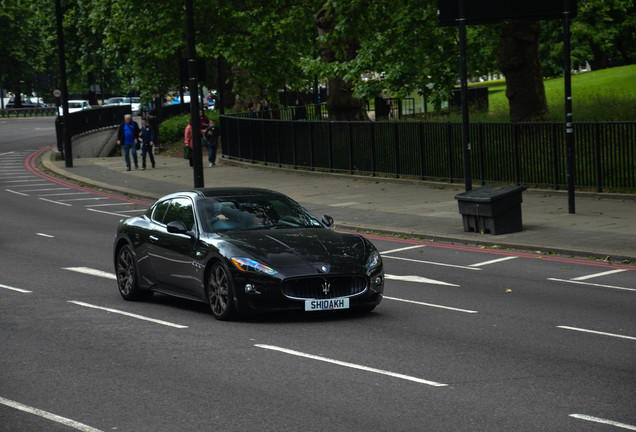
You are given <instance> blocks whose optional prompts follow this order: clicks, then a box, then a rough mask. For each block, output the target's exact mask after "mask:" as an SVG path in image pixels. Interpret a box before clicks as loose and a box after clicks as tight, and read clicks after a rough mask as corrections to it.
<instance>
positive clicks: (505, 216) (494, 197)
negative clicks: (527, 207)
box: [455, 186, 526, 234]
mask: <svg viewBox="0 0 636 432" xmlns="http://www.w3.org/2000/svg"><path fill="white" fill-rule="evenodd" d="M524 190H526V188H525V187H523V186H483V187H480V188H477V189H473V190H470V191H467V192H463V193H460V194H457V195H455V199H456V200H457V203H458V205H459V213H460V214H461V215H462V221H463V222H464V231H471V232H478V233H482V234H488V233H489V234H506V233H512V232H519V231H521V230H522V224H521V201H522V199H521V192H523V191H524Z"/></svg>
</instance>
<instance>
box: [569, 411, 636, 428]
mask: <svg viewBox="0 0 636 432" xmlns="http://www.w3.org/2000/svg"><path fill="white" fill-rule="evenodd" d="M570 417H574V418H577V419H580V420H587V421H590V422H594V423H601V424H606V425H609V426H616V427H619V428H622V429H627V430H633V431H636V426H632V425H629V424H626V423H619V422H617V421H614V420H607V419H603V418H600V417H594V416H590V415H585V414H570Z"/></svg>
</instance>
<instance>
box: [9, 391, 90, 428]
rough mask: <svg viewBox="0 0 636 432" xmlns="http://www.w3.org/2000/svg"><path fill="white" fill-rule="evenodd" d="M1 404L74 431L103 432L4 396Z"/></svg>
mask: <svg viewBox="0 0 636 432" xmlns="http://www.w3.org/2000/svg"><path fill="white" fill-rule="evenodd" d="M0 404H2V405H5V406H8V407H9V408H14V409H17V410H19V411H23V412H26V413H29V414H33V415H36V416H38V417H42V418H45V419H47V420H51V421H54V422H56V423H60V424H63V425H64V426H68V427H72V428H73V429H77V430H79V431H82V432H102V430H101V429H95V428H94V427H91V426H88V425H85V424H84V423H80V422H77V421H75V420H71V419H69V418H66V417H62V416H59V415H57V414H53V413H50V412H48V411H43V410H41V409H38V408H33V407H30V406H28V405H24V404H21V403H20V402H15V401H12V400H9V399H5V398H3V397H2V396H0Z"/></svg>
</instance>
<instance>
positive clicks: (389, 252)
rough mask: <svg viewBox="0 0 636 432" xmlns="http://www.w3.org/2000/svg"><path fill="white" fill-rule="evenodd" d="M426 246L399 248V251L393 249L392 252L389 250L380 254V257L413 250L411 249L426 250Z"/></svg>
mask: <svg viewBox="0 0 636 432" xmlns="http://www.w3.org/2000/svg"><path fill="white" fill-rule="evenodd" d="M425 247H426V245H415V246H407V247H403V248H399V249H392V250H388V251H385V252H380V255H382V256H384V255H387V254H391V253H395V252H402V251H405V250H411V249H417V248H425Z"/></svg>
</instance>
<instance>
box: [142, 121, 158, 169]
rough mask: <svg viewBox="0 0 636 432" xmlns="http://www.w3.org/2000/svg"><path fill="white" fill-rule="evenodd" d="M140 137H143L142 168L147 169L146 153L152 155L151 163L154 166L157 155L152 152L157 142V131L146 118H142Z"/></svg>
mask: <svg viewBox="0 0 636 432" xmlns="http://www.w3.org/2000/svg"><path fill="white" fill-rule="evenodd" d="M139 137H140V138H141V169H146V154H148V156H149V157H150V163H151V164H152V167H153V168H154V167H155V157H154V155H153V154H152V146H153V145H154V144H155V131H154V130H153V129H152V126H150V125H149V124H148V120H146V119H145V118H142V119H141V129H140V132H139Z"/></svg>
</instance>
